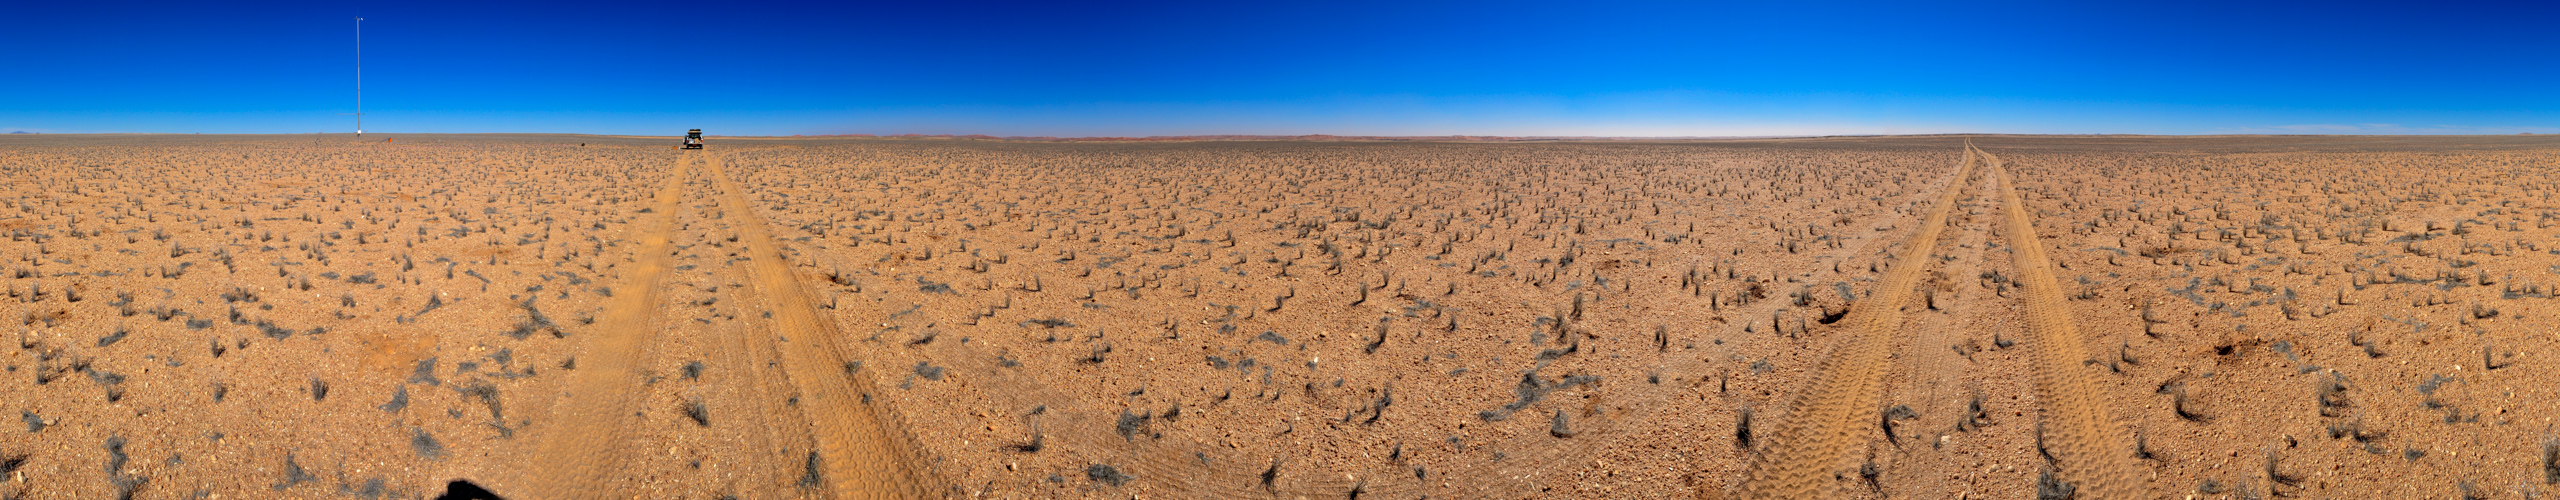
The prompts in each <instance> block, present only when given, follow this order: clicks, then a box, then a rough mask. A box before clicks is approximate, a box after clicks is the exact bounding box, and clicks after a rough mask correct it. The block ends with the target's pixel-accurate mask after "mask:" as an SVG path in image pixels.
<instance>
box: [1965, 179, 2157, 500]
mask: <svg viewBox="0 0 2560 500" xmlns="http://www.w3.org/2000/svg"><path fill="white" fill-rule="evenodd" d="M1967 147H1971V145H1967ZM1977 154H1979V155H1980V156H1982V157H1984V158H1985V159H1986V161H1988V162H1989V163H1990V171H1991V176H1992V177H1993V178H1994V179H1998V182H1999V189H2000V200H2001V203H2000V205H2001V214H2002V217H2001V219H2002V220H2003V221H2004V222H2006V223H2007V224H2006V225H2005V226H2003V227H2002V229H2003V230H2004V231H2005V232H2007V233H2008V234H2009V255H2010V258H2011V259H2012V261H2013V262H2014V263H2015V266H2016V268H2017V269H2018V278H2017V279H2018V282H2019V284H2020V287H2019V288H2020V289H2022V290H2024V291H2025V292H2026V297H2024V298H2023V299H2022V300H2023V302H2025V305H2026V308H2025V309H2026V311H2025V313H2026V318H2025V319H2026V323H2027V332H2028V338H2027V349H2028V350H2029V351H2031V352H2033V354H2032V355H2031V357H2033V358H2034V359H2035V365H2036V375H2035V379H2036V400H2037V402H2038V404H2039V406H2040V407H2041V408H2040V409H2041V410H2042V411H2041V412H2040V413H2039V414H2038V415H2039V416H2038V422H2039V423H2038V425H2037V427H2038V429H2039V432H2040V433H2041V434H2042V436H2041V437H2042V441H2040V443H2042V446H2043V447H2044V448H2045V450H2044V451H2045V452H2047V453H2050V454H2051V455H2052V456H2053V457H2054V458H2053V460H2054V461H2055V462H2056V464H2055V465H2056V466H2057V467H2059V468H2060V469H2061V471H2060V472H2061V474H2059V475H2060V476H2061V479H2060V480H2061V481H2066V482H2068V484H2071V485H2073V486H2072V489H2073V490H2074V491H2073V493H2076V494H2078V495H2079V496H2080V497H2081V498H2127V499H2130V498H2141V497H2146V496H2150V493H2149V492H2148V491H2147V490H2146V489H2145V488H2143V487H2142V486H2143V479H2144V478H2143V477H2142V476H2141V475H2140V472H2139V468H2138V467H2137V466H2136V465H2135V464H2134V449H2133V440H2132V439H2129V438H2127V437H2126V436H2125V434H2124V431H2123V429H2124V426H2123V424H2122V423H2121V422H2118V421H2117V420H2116V419H2115V417H2114V415H2113V414H2114V412H2110V411H2107V408H2106V405H2105V404H2104V403H2102V402H2101V401H2100V400H2101V399H2102V398H2103V397H2104V396H2105V395H2104V394H2103V393H2101V392H2099V390H2098V389H2097V387H2096V384H2095V383H2093V382H2091V381H2090V379H2092V378H2096V377H2098V376H2101V375H2102V374H2104V373H2105V372H2103V371H2101V370H2100V369H2099V368H2100V365H2099V364H2098V362H2097V360H2096V358H2093V357H2091V356H2089V349H2088V340H2087V339H2084V338H2081V336H2080V329H2079V328H2078V327H2076V326H2074V322H2073V321H2072V318H2071V308H2070V307H2069V306H2066V305H2064V304H2063V296H2062V287H2061V285H2058V284H2055V282H2054V279H2053V262H2052V261H2051V260H2048V259H2046V258H2045V243H2044V238H2043V237H2041V236H2038V235H2037V234H2036V226H2035V222H2034V221H2035V218H2036V215H2035V213H2033V210H2034V209H2031V208H2028V207H2027V206H2026V203H2025V202H2022V201H2020V200H2019V199H2018V191H2017V189H2015V188H2013V187H2011V186H2010V185H2009V172H2008V170H2007V169H2006V168H2003V167H2002V165H2001V162H2000V158H1999V157H1998V156H1993V155H1991V154H1989V153H1977Z"/></svg>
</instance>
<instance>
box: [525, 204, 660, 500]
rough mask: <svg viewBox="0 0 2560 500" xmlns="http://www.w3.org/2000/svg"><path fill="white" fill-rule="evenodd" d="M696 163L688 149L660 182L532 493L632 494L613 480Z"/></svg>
mask: <svg viewBox="0 0 2560 500" xmlns="http://www.w3.org/2000/svg"><path fill="white" fill-rule="evenodd" d="M693 162H694V157H693V156H692V155H686V156H684V157H683V158H681V159H678V160H676V164H675V167H674V168H671V169H669V171H668V173H667V181H666V185H665V186H663V187H660V188H658V194H657V203H656V204H655V205H653V206H652V209H653V210H654V211H656V212H657V213H656V214H655V216H653V217H650V218H649V220H648V222H647V223H646V225H644V226H641V227H642V232H641V234H640V236H639V241H640V247H639V249H638V250H635V251H634V253H633V254H632V256H631V258H632V262H631V263H630V264H627V267H626V268H625V269H626V270H627V271H626V274H624V275H623V279H622V281H621V282H619V283H617V285H618V286H617V287H616V288H615V289H617V290H622V291H623V292H622V293H621V294H619V295H615V296H613V297H612V298H611V299H610V302H608V303H606V305H605V309H604V313H603V314H602V315H601V316H599V317H597V318H596V324H597V328H596V329H595V333H594V334H592V336H590V337H588V339H587V343H586V350H585V352H584V353H583V354H581V355H580V356H579V358H578V369H577V370H573V371H570V372H568V373H569V374H570V375H569V380H567V381H566V382H565V384H564V385H563V386H562V387H561V388H560V391H561V393H562V394H561V395H560V397H559V398H558V399H555V400H554V401H553V402H552V405H551V416H550V419H551V420H550V422H549V423H548V425H547V427H549V429H546V430H544V431H543V433H542V443H541V445H540V448H538V451H537V453H538V455H537V456H538V457H539V458H538V459H536V460H535V461H534V477H533V483H534V484H532V485H530V486H531V487H532V488H533V491H534V495H532V497H533V498H544V499H551V498H621V497H625V496H626V495H623V494H620V493H619V488H620V484H619V483H617V482H615V481H614V479H613V478H614V477H615V476H616V475H618V474H620V473H622V472H623V469H624V467H623V466H622V457H623V456H624V453H623V451H624V448H625V446H624V444H625V442H626V441H628V440H629V437H630V432H629V430H630V427H629V426H630V419H632V418H633V417H632V416H631V408H633V407H634V406H635V405H636V403H637V401H638V400H639V385H640V379H641V375H640V366H641V364H642V359H641V358H642V357H643V355H644V354H645V352H646V351H644V349H645V348H647V347H648V346H649V344H650V342H651V340H653V339H655V338H657V333H658V323H657V321H656V316H657V315H656V313H657V311H658V306H659V301H660V300H661V299H663V298H664V297H665V295H666V294H665V293H664V292H662V291H661V290H660V287H659V283H658V282H659V281H662V280H663V279H664V278H665V277H666V274H667V269H668V267H669V262H670V259H669V254H670V253H671V252H670V251H669V248H670V247H672V246H673V241H674V235H675V220H676V213H677V211H678V210H682V209H683V207H684V205H683V203H682V200H683V198H684V192H685V184H686V178H687V177H688V176H690V175H692V171H693Z"/></svg>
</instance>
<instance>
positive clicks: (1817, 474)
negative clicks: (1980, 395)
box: [1744, 149, 1976, 499]
mask: <svg viewBox="0 0 2560 500" xmlns="http://www.w3.org/2000/svg"><path fill="white" fill-rule="evenodd" d="M1975 164H1976V159H1975V158H1974V156H1973V152H1972V150H1970V149H1967V150H1966V152H1965V161H1964V165H1963V166H1960V167H1957V169H1956V174H1955V177H1954V178H1953V179H1949V180H1948V181H1947V185H1946V187H1945V188H1943V190H1944V192H1942V193H1940V194H1939V195H1938V199H1937V203H1936V204H1935V205H1933V206H1931V207H1930V209H1929V217H1928V219H1927V220H1926V221H1924V222H1922V223H1921V225H1920V228H1919V231H1917V232H1915V233H1913V234H1912V235H1911V240H1910V241H1909V242H1908V243H1905V244H1904V245H1903V246H1902V251H1903V252H1904V253H1903V255H1902V256H1901V257H1900V258H1898V259H1895V262H1894V264H1893V268H1892V269H1891V270H1888V271H1886V274H1885V276H1884V281H1883V282H1882V283H1880V284H1878V285H1876V288H1875V291H1874V292H1871V293H1870V296H1869V297H1868V298H1867V300H1862V301H1859V302H1858V303H1857V304H1855V305H1853V306H1851V307H1850V310H1849V317H1848V320H1850V321H1851V325H1852V326H1853V327H1854V328H1853V329H1852V330H1851V331H1850V332H1849V335H1847V336H1844V337H1843V338H1842V339H1840V342H1839V343H1838V344H1837V345H1835V346H1834V347H1833V348H1832V351H1831V354H1830V356H1828V357H1826V358H1824V359H1823V361H1822V364H1821V365H1820V366H1819V367H1818V369H1817V371H1816V372H1815V374H1814V379H1813V380H1812V381H1811V382H1809V383H1806V384H1805V385H1804V387H1803V388H1802V389H1799V390H1797V391H1796V395H1795V400H1794V401H1793V403H1792V404H1791V405H1790V406H1789V408H1788V411H1787V413H1786V415H1785V417H1784V420H1782V421H1780V422H1779V423H1778V429H1777V432H1775V433H1773V434H1772V435H1771V436H1770V439H1769V440H1768V444H1767V445H1766V446H1763V447H1762V448H1761V449H1760V450H1759V453H1758V454H1757V455H1755V457H1754V458H1753V460H1752V464H1751V470H1750V472H1749V475H1748V476H1747V477H1746V480H1747V481H1748V483H1747V484H1746V485H1745V487H1744V488H1745V490H1744V493H1745V494H1746V495H1747V496H1749V497H1752V498H1788V499H1793V498H1829V497H1833V496H1836V495H1834V494H1833V492H1831V491H1830V489H1831V487H1832V486H1833V484H1834V481H1833V479H1832V477H1833V473H1834V472H1835V470H1834V469H1835V468H1837V466H1838V465H1839V464H1841V463H1842V462H1843V459H1845V458H1847V456H1848V453H1849V451H1850V449H1851V448H1853V447H1855V446H1857V445H1858V443H1860V442H1861V440H1860V439H1858V436H1857V433H1858V432H1859V431H1863V430H1868V429H1871V428H1872V427H1873V425H1872V423H1873V422H1875V421H1876V417H1877V411H1878V409H1877V408H1876V402H1877V401H1878V399H1880V398H1882V397H1883V396H1882V392H1883V390H1884V371H1885V369H1887V368H1889V367H1890V366H1892V364H1891V363H1887V362H1886V360H1885V358H1886V356H1887V355H1888V354H1889V352H1888V351H1890V350H1891V348H1892V347H1893V346H1894V345H1895V342H1894V341H1893V339H1892V336H1893V334H1894V333H1895V332H1896V331H1898V330H1899V329H1900V328H1901V326H1902V306H1903V304H1904V303H1905V302H1908V300H1906V299H1908V298H1909V297H1910V295H1911V289H1912V287H1913V286H1915V285H1916V284H1918V283H1919V280H1920V276H1921V270H1922V269H1925V268H1927V267H1928V266H1929V261H1930V259H1929V256H1930V253H1931V252H1932V251H1933V250H1934V249H1936V248H1937V245H1938V234H1939V233H1940V232H1941V231H1942V230H1943V229H1945V227H1946V221H1947V212H1948V211H1949V208H1951V207H1954V206H1955V200H1956V197H1957V195H1958V194H1960V193H1962V192H1963V191H1964V186H1965V179H1967V178H1970V177H1971V176H1972V175H1973V170H1974V165H1975Z"/></svg>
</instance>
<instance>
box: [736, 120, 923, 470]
mask: <svg viewBox="0 0 2560 500" xmlns="http://www.w3.org/2000/svg"><path fill="white" fill-rule="evenodd" d="M706 163H707V166H708V168H707V170H708V172H707V173H708V174H709V175H710V176H711V178H712V182H714V183H715V184H714V186H716V187H717V189H718V191H720V193H719V196H720V197H721V198H720V199H721V205H722V206H723V207H726V208H729V209H732V210H736V212H735V213H734V214H733V215H735V216H737V217H740V218H741V220H740V222H738V226H737V229H738V232H739V235H738V237H739V238H740V239H742V240H744V241H745V242H746V244H747V248H748V251H749V252H750V256H751V259H752V261H753V262H752V263H751V266H750V269H751V270H752V271H753V281H752V283H754V286H755V288H756V293H757V295H760V296H762V297H763V299H764V303H765V306H766V309H767V312H768V313H770V314H772V315H773V320H772V326H773V327H774V334H775V335H776V337H774V338H772V339H770V341H772V342H775V344H774V346H775V347H776V348H777V350H778V351H780V353H781V358H782V360H781V361H782V363H783V371H784V373H785V374H786V375H787V376H789V377H790V379H791V381H792V382H793V384H792V385H794V386H796V387H797V388H798V389H799V398H800V404H799V407H800V410H801V411H802V412H803V415H805V416H806V417H807V418H808V421H809V422H810V424H811V425H810V432H811V434H813V437H815V438H816V441H817V451H815V452H813V453H812V454H811V455H810V459H811V462H812V463H810V464H808V466H807V467H808V468H809V469H811V470H812V471H814V472H822V473H823V476H824V477H823V483H824V487H825V489H826V490H827V491H828V493H830V495H829V496H831V497H834V498H926V497H931V496H935V495H938V494H939V493H938V491H937V490H939V489H940V488H941V487H942V486H940V485H939V484H938V481H935V480H934V478H933V477H932V473H931V471H929V470H927V469H926V468H925V467H924V465H923V464H925V463H926V461H925V460H924V459H923V457H922V456H921V454H919V453H918V452H917V451H916V450H918V449H921V448H919V447H917V446H916V445H915V443H914V440H913V438H911V437H909V436H908V435H907V434H906V432H904V430H903V427H897V426H894V425H893V424H894V423H895V422H894V421H893V418H894V416H893V415H890V414H888V412H886V411H884V410H883V409H882V408H880V407H879V406H878V405H877V404H875V403H873V402H872V398H871V394H872V393H873V392H874V391H876V388H875V387H873V386H872V384H871V379H870V378H869V375H870V374H869V372H868V371H867V370H856V369H854V368H853V366H854V365H851V364H849V363H848V360H851V359H853V357H852V356H849V355H847V353H846V352H844V348H843V347H842V346H841V344H838V343H837V342H838V340H840V339H842V337H843V335H841V333H840V332H839V331H838V329H837V327H836V324H835V322H834V321H833V320H830V319H827V318H824V317H822V316H819V315H818V311H817V307H816V306H815V305H813V302H811V301H810V300H809V292H808V291H807V290H805V289H802V288H801V287H800V283H799V280H798V279H797V278H796V276H795V274H794V273H793V271H792V266H791V264H790V263H789V262H790V260H788V259H787V258H785V257H784V255H783V253H782V250H781V248H780V247H779V246H778V245H776V244H775V243H774V239H773V236H772V231H771V230H769V229H768V228H767V227H766V223H765V222H764V219H763V217H762V216H759V215H757V214H756V213H755V208H754V207H755V205H754V204H752V203H750V202H749V201H748V200H747V197H746V195H745V193H746V191H745V190H744V189H743V188H741V187H739V185H738V183H737V181H736V180H733V179H731V178H730V177H729V174H728V171H727V169H725V168H723V166H722V165H721V161H720V160H719V159H718V158H717V157H713V158H709V159H708V161H707V162H706ZM767 340H768V339H765V338H762V337H759V338H757V339H755V340H752V341H751V342H764V341H767Z"/></svg>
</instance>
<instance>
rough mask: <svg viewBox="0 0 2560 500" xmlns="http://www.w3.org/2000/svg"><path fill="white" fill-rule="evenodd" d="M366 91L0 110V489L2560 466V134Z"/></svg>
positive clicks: (2435, 471)
mask: <svg viewBox="0 0 2560 500" xmlns="http://www.w3.org/2000/svg"><path fill="white" fill-rule="evenodd" d="M369 137H370V138H371V140H370V141H358V140H356V139H354V138H351V137H346V136H341V135H331V136H210V135H208V136H7V137H0V179H5V181H6V182H5V183H0V233H5V234H6V236H7V239H6V240H5V241H0V259H5V260H0V288H5V293H6V295H5V296H0V319H5V320H8V321H13V322H16V323H18V324H16V325H10V327H9V329H10V330H12V332H11V335H12V336H14V337H15V344H14V345H13V346H12V347H14V348H9V349H0V353H5V354H0V366H4V367H5V369H6V371H5V372H0V402H5V403H6V404H7V405H8V406H9V407H10V408H6V409H0V410H15V411H14V412H15V413H17V414H18V415H17V417H18V419H19V420H20V422H21V423H23V424H24V425H23V431H21V430H19V429H20V428H19V427H17V426H12V427H11V428H9V429H8V430H5V431H0V476H5V478H0V481H5V482H0V498H118V497H130V498H341V497H358V498H431V497H434V496H436V495H438V494H441V493H443V492H445V491H446V489H447V488H448V486H449V484H451V483H452V482H455V481H467V482H469V483H472V484H476V485H478V486H483V487H486V488H488V489H490V490H494V491H496V492H497V493H499V494H501V495H506V496H507V497H509V498H798V497H838V498H847V497H899V496H908V497H937V496H947V497H993V498H1058V497H1066V498H1133V497H1134V498H1301V497H1303V498H1340V497H1356V498H1422V497H1431V498H1728V497H1742V498H1749V497H1758V498H1803V497H1836V498H2037V497H2044V498H2060V497H2075V496H2076V497H2077V498H2282V497H2301V498H2458V497H2469V498H2540V497H2546V496H2551V495H2554V494H2560V427H2554V423H2553V420H2552V418H2553V417H2554V416H2555V415H2560V373H2554V370H2560V354H2555V353H2560V349H2556V348H2560V336H2555V335H2560V333H2555V332H2560V303H2554V302H2553V300H2554V296H2555V294H2560V290H2555V287H2560V239H2555V237H2560V227H2554V226H2560V202H2556V201H2554V200H2553V195H2554V194H2555V193H2554V190H2555V188H2560V185H2555V184H2554V183H2553V182H2551V180H2550V177H2551V175H2550V174H2551V172H2553V171H2554V169H2555V167H2560V138H2554V137H2547V136H2517V137H2184V138H2159V137H2014V136H1931V137H1888V138H1827V139H1790V140H1735V141H1681V142H1632V141H1629V142H1618V141H1610V142H1522V143H1474V142H1285V141H1268V142H1254V141H1210V142H1169V143H1140V144H1095V143H1051V142H1008V141H971V140H909V139H850V138H823V139H821V138H809V139H743V138H741V139H717V138H715V139H714V140H713V141H712V144H711V146H710V149H707V150H702V151H678V150H673V149H671V147H670V146H672V145H673V144H675V142H676V141H675V140H674V139H672V138H613V137H596V136H544V135H419V136H408V135H395V136H392V137H395V138H396V140H395V142H388V143H385V142H379V137H378V136H369ZM2545 245H2551V247H2550V248H2545Z"/></svg>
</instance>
